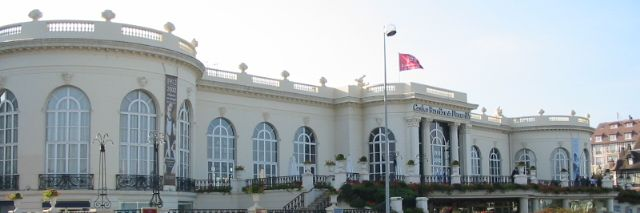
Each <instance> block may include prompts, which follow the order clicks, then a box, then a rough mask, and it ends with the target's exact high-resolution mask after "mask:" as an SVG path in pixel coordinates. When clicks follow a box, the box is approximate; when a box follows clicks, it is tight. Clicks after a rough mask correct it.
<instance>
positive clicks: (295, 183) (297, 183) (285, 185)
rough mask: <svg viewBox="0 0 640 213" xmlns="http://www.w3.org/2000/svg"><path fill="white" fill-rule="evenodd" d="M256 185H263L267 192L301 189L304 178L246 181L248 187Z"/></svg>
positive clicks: (269, 178)
mask: <svg viewBox="0 0 640 213" xmlns="http://www.w3.org/2000/svg"><path fill="white" fill-rule="evenodd" d="M254 184H263V185H264V189H265V190H272V189H293V188H300V187H302V176H299V175H295V176H280V177H267V178H254V179H248V180H246V185H247V186H252V185H254Z"/></svg>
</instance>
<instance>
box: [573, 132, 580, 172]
mask: <svg viewBox="0 0 640 213" xmlns="http://www.w3.org/2000/svg"><path fill="white" fill-rule="evenodd" d="M571 152H572V154H573V155H572V156H573V158H572V159H571V161H572V162H573V163H571V164H572V165H573V175H574V176H573V177H574V179H575V178H578V177H580V141H578V138H572V139H571Z"/></svg>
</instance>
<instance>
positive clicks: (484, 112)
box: [480, 107, 487, 115]
mask: <svg viewBox="0 0 640 213" xmlns="http://www.w3.org/2000/svg"><path fill="white" fill-rule="evenodd" d="M480 111H482V114H483V115H485V114H486V113H487V108H485V107H482V109H481V110H480Z"/></svg>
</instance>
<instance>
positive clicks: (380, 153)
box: [369, 127, 396, 180]
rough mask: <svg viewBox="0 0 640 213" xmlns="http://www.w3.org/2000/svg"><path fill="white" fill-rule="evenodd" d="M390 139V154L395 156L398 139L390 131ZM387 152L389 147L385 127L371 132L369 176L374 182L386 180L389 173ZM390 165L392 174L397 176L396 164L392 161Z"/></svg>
mask: <svg viewBox="0 0 640 213" xmlns="http://www.w3.org/2000/svg"><path fill="white" fill-rule="evenodd" d="M388 137H389V138H388V139H389V150H390V152H389V153H390V154H392V155H395V151H396V143H395V142H396V137H395V136H394V135H393V132H392V131H389V133H388ZM385 150H387V145H386V140H385V131H384V127H378V128H375V129H373V131H371V133H370V134H369V174H370V176H371V179H372V180H384V176H385V172H387V170H386V163H387V160H386V158H387V156H386V152H385ZM392 158H393V156H392ZM392 160H393V159H392ZM390 163H391V164H390V165H391V170H390V172H391V173H392V174H395V173H396V162H395V161H392V162H390Z"/></svg>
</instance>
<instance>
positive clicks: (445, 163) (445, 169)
mask: <svg viewBox="0 0 640 213" xmlns="http://www.w3.org/2000/svg"><path fill="white" fill-rule="evenodd" d="M447 129H448V128H446V127H443V124H441V123H439V122H433V123H431V131H430V135H431V137H430V138H431V172H432V174H433V175H441V176H444V175H447V174H449V151H448V148H447V147H448V146H449V140H447V136H446V135H448V130H447Z"/></svg>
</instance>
